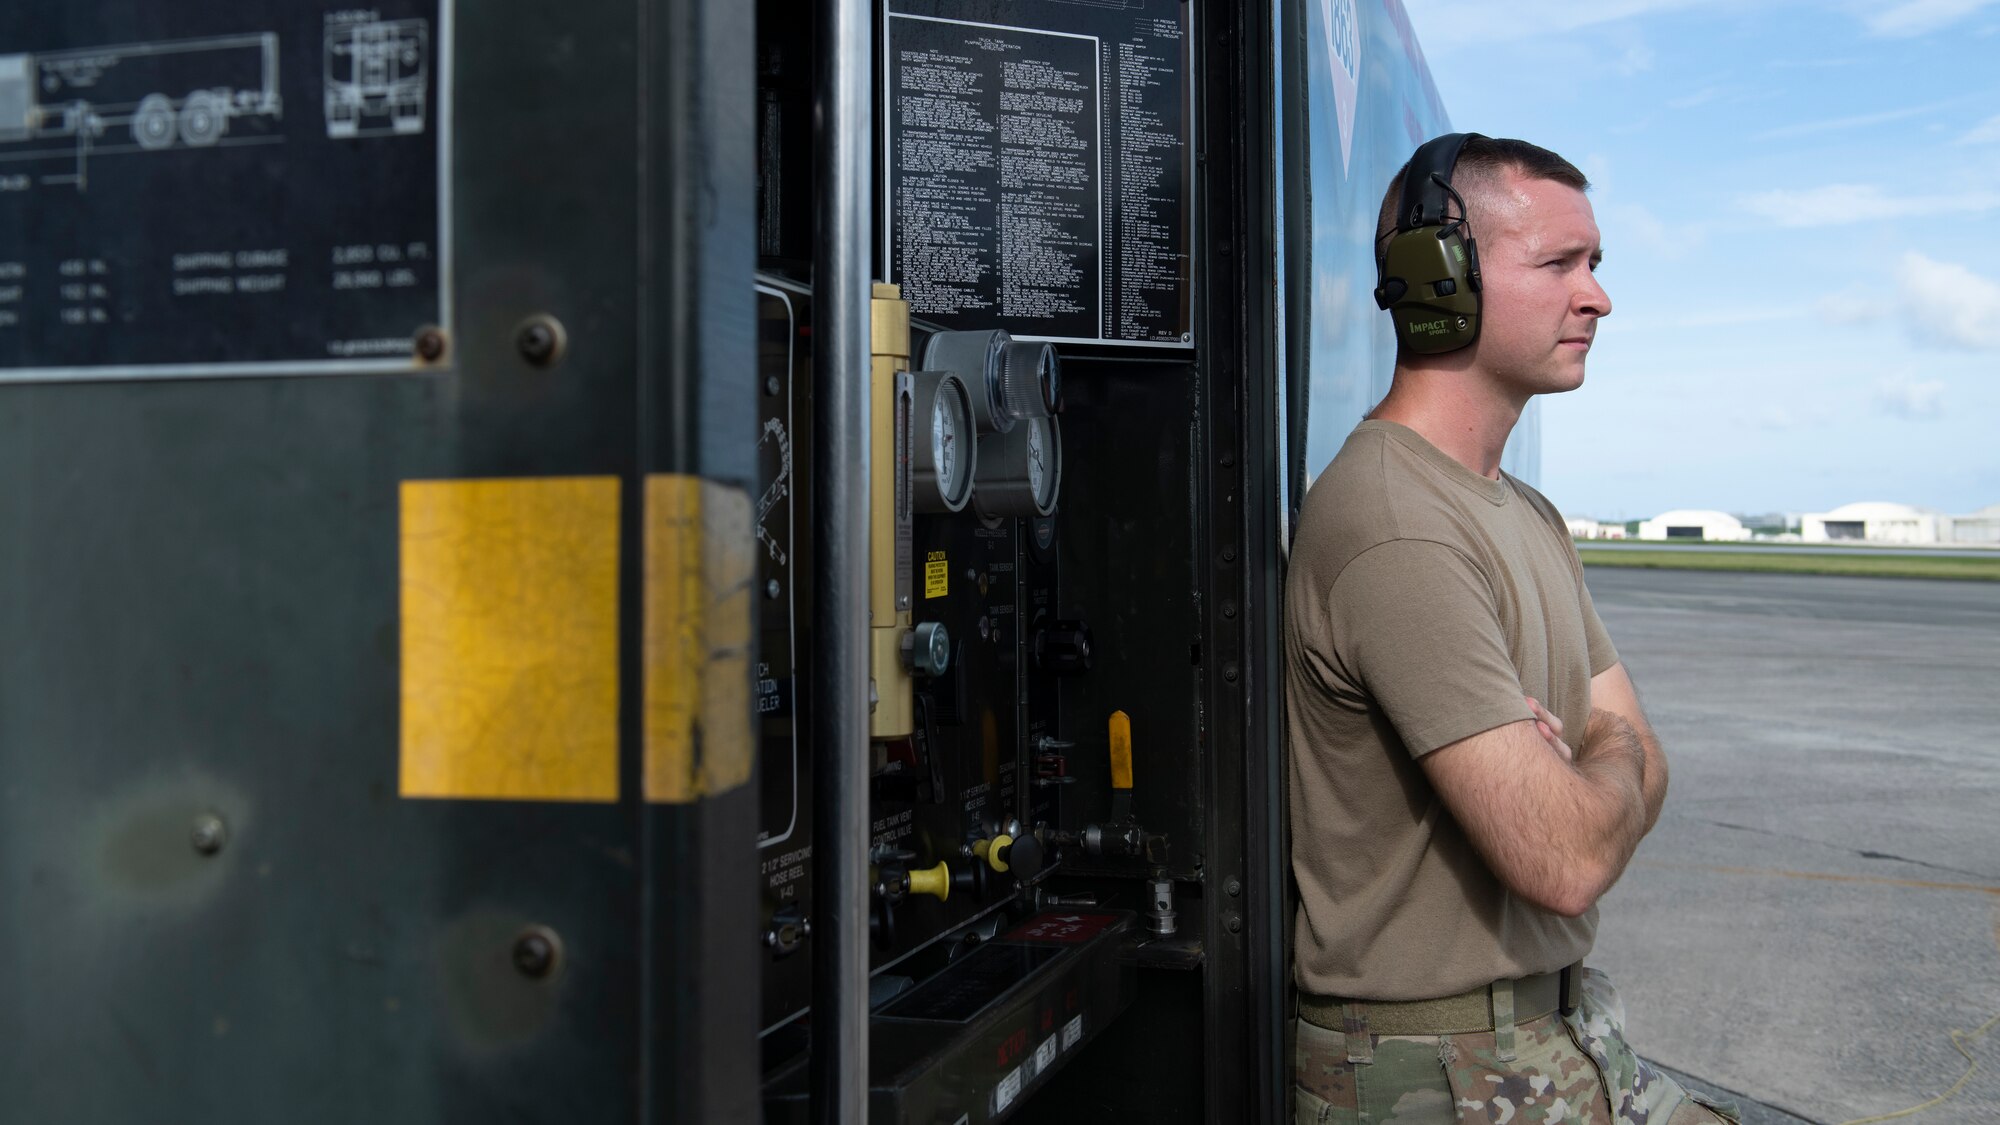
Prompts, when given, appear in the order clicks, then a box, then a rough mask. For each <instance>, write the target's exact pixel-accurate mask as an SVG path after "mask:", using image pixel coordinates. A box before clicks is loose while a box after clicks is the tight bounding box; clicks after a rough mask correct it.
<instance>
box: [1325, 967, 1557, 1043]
mask: <svg viewBox="0 0 2000 1125" xmlns="http://www.w3.org/2000/svg"><path fill="white" fill-rule="evenodd" d="M1581 968H1582V966H1581V965H1571V966H1570V967H1569V968H1567V969H1559V970H1557V971H1556V972H1553V973H1540V974H1537V975H1535V976H1532V977H1522V978H1520V979H1518V980H1500V981H1494V982H1493V983H1492V984H1482V985H1480V986H1479V987H1477V988H1472V989H1468V990H1466V991H1464V992H1461V993H1459V994H1458V995H1456V996H1441V997H1438V998H1437V999H1435V1000H1350V999H1348V998H1346V997H1341V996H1315V995H1313V994H1312V993H1309V992H1301V993H1299V1018H1300V1019H1302V1020H1305V1021H1306V1022H1307V1023H1309V1024H1312V1025H1313V1026H1315V1027H1322V1028H1325V1029H1326V1030H1328V1031H1339V1032H1344V1033H1346V1034H1349V1035H1354V1034H1357V1033H1358V1034H1361V1035H1370V1034H1373V1035H1464V1034H1467V1033H1469V1032H1475V1031H1495V1030H1500V1029H1511V1027H1512V1026H1513V1025H1516V1024H1522V1023H1526V1022H1528V1021H1529V1020H1534V1019H1540V1018H1541V1017H1543V1016H1546V1015H1548V1014H1549V1013H1551V1012H1554V1011H1557V1010H1562V1009H1567V1008H1568V1007H1569V1006H1570V1005H1572V1004H1573V1003H1574V997H1575V996H1576V988H1575V986H1574V983H1572V985H1571V987H1570V988H1569V989H1568V990H1567V991H1565V989H1564V988H1563V978H1564V977H1565V976H1566V975H1570V974H1574V973H1576V972H1578V971H1579V970H1581Z"/></svg>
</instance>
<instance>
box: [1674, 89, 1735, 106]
mask: <svg viewBox="0 0 2000 1125" xmlns="http://www.w3.org/2000/svg"><path fill="white" fill-rule="evenodd" d="M1728 92H1729V88H1728V87H1726V86H1703V87H1702V88H1701V89H1699V90H1696V91H1694V92H1693V93H1689V94H1683V95H1681V96H1680V97H1678V98H1668V99H1667V108H1668V109H1693V108H1694V107H1696V106H1698V105H1706V104H1708V103H1709V102H1712V101H1714V100H1715V99H1717V98H1719V97H1721V96H1722V95H1724V94H1726V93H1728Z"/></svg>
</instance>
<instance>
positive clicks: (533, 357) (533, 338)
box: [514, 313, 568, 367]
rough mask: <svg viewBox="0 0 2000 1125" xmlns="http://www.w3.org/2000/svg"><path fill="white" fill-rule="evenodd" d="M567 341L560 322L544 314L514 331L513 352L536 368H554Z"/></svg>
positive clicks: (531, 319)
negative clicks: (516, 352) (519, 354)
mask: <svg viewBox="0 0 2000 1125" xmlns="http://www.w3.org/2000/svg"><path fill="white" fill-rule="evenodd" d="M567 339H568V337H567V334H566V333H565V332H564V331H563V326H562V322H560V321H558V320H557V319H556V318H554V317H552V316H549V315H548V314H546V313H542V314H538V315H535V316H531V317H529V318H528V319H526V320H524V321H522V322H521V323H520V326H519V327H517V328H515V329H514V348H515V350H516V351H519V352H520V353H521V358H522V359H525V360H527V361H528V362H529V363H531V364H533V365H535V366H536V367H553V366H555V365H556V363H557V362H559V361H560V360H561V359H562V354H563V345H564V343H565V342H567Z"/></svg>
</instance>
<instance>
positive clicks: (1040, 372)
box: [923, 328, 1062, 433]
mask: <svg viewBox="0 0 2000 1125" xmlns="http://www.w3.org/2000/svg"><path fill="white" fill-rule="evenodd" d="M923 368H924V370H926V371H952V372H956V373H957V375H958V377H959V378H961V379H964V380H965V386H966V389H967V390H969V391H971V392H972V411H973V416H974V417H975V418H977V419H978V421H979V428H980V430H981V431H982V432H984V433H1005V432H1006V431H1008V430H1011V429H1013V428H1014V423H1016V422H1018V421H1021V420H1022V419H1024V418H1046V417H1048V416H1049V415H1051V414H1053V413H1055V411H1056V408H1057V406H1058V405H1059V404H1060V403H1061V401H1062V368H1061V365H1060V364H1059V362H1058V361H1057V359H1056V350H1055V348H1054V347H1053V346H1051V345H1049V344H1048V343H1046V342H1038V341H1031V340H1016V339H1014V338H1013V337H1011V336H1009V335H1007V333H1006V332H1005V331H1003V330H1001V329H997V328H996V329H992V330H990V331H986V332H939V333H936V334H934V335H932V336H931V338H930V340H929V341H928V342H927V343H925V345H924V362H923Z"/></svg>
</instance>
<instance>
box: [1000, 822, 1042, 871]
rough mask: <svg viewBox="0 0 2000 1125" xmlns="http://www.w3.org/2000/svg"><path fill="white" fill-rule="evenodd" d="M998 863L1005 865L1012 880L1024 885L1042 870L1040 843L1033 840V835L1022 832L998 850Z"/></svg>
mask: <svg viewBox="0 0 2000 1125" xmlns="http://www.w3.org/2000/svg"><path fill="white" fill-rule="evenodd" d="M1000 862H1002V863H1004V864H1006V865H1007V870H1008V871H1010V872H1012V873H1013V875H1014V878H1016V879H1019V880H1020V881H1022V882H1023V883H1025V882H1027V881H1028V880H1030V879H1032V878H1034V877H1035V873H1036V872H1038V871H1040V870H1041V869H1042V842H1041V841H1040V840H1037V839H1035V834H1034V833H1032V832H1023V833H1021V834H1020V835H1019V836H1016V837H1014V842H1013V843H1011V844H1008V845H1006V846H1005V847H1003V848H1001V849H1000Z"/></svg>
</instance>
